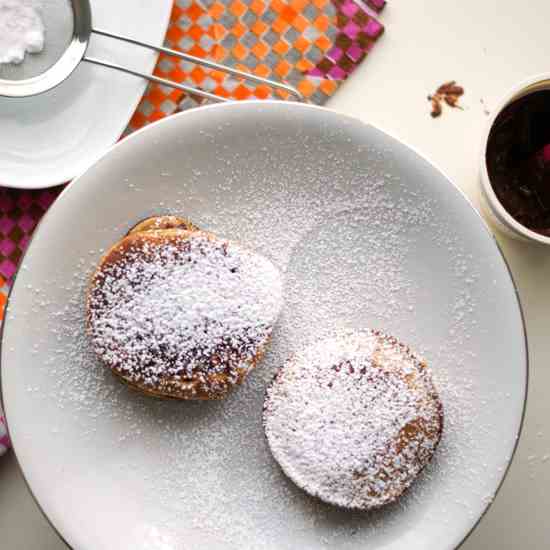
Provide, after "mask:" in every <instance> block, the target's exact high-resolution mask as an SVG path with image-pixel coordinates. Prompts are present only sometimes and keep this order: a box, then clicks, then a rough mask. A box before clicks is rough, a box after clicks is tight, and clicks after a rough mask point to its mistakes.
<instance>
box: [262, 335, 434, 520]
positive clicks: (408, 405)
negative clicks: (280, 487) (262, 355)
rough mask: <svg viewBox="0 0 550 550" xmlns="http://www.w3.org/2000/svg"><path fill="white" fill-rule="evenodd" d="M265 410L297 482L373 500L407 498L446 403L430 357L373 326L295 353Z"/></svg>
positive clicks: (345, 500) (279, 457)
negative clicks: (429, 363)
mask: <svg viewBox="0 0 550 550" xmlns="http://www.w3.org/2000/svg"><path fill="white" fill-rule="evenodd" d="M263 420H264V428H265V433H266V436H267V441H268V444H269V447H270V449H271V451H272V454H273V456H274V458H275V459H276V461H277V462H278V463H279V465H280V466H281V468H282V470H283V471H284V472H285V473H286V475H287V476H288V477H289V478H290V479H291V480H292V481H294V482H295V483H296V485H298V486H299V487H301V488H302V489H303V490H304V491H306V492H307V493H309V494H310V495H312V496H315V497H318V498H319V499H321V500H323V501H325V502H327V503H329V504H333V505H336V506H340V507H344V508H350V509H358V510H369V509H372V508H378V507H380V506H383V505H385V504H388V503H390V502H393V501H395V500H397V499H398V498H399V497H400V496H401V495H402V494H403V493H404V492H405V491H406V490H407V488H408V487H409V486H410V485H411V484H412V483H413V481H414V480H415V479H416V477H417V476H418V474H419V473H420V472H421V471H422V469H423V468H424V467H425V466H426V464H428V462H429V461H430V460H431V458H432V456H433V454H434V452H435V450H436V448H437V445H438V443H439V440H440V438H441V434H442V429H443V407H442V405H441V402H440V400H439V397H438V394H437V391H436V389H435V387H434V384H433V382H432V378H431V374H430V371H429V369H428V368H427V366H426V364H425V363H424V362H423V361H421V360H419V359H417V357H416V356H415V355H414V353H413V352H412V351H411V350H410V349H409V348H407V347H406V346H405V345H403V344H401V343H400V342H398V341H397V340H396V339H395V338H393V337H391V336H386V335H384V334H382V333H380V332H377V331H372V330H370V331H364V332H350V333H344V334H340V335H338V336H336V337H334V338H331V339H327V340H324V341H320V342H318V343H315V344H313V345H311V346H309V347H307V348H305V349H304V350H303V351H301V352H300V353H298V354H297V355H296V356H294V357H292V358H291V359H289V360H288V361H287V362H286V363H285V365H284V366H283V367H282V368H281V369H280V370H279V371H278V373H277V374H276V376H275V378H274V379H273V382H272V383H271V385H270V386H269V388H268V390H267V395H266V400H265V405H264V413H263Z"/></svg>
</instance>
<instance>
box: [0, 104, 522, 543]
mask: <svg viewBox="0 0 550 550" xmlns="http://www.w3.org/2000/svg"><path fill="white" fill-rule="evenodd" d="M159 212H172V213H177V214H183V215H185V216H188V217H190V218H191V219H192V220H193V222H195V223H196V224H198V225H199V226H201V227H204V228H206V229H208V230H211V231H215V232H217V233H220V234H222V235H224V236H226V237H228V238H231V239H236V240H238V241H241V242H242V243H244V244H245V245H247V246H249V247H251V248H253V249H255V250H257V251H259V252H261V253H263V254H266V255H267V256H269V257H270V258H271V259H272V260H273V261H274V262H275V263H276V264H277V265H278V266H279V267H280V269H281V270H282V271H283V272H284V274H285V298H286V305H285V308H284V311H283V314H282V317H281V319H280V322H279V325H278V327H277V330H276V331H275V334H274V339H273V346H272V349H271V351H270V352H269V353H268V355H267V357H266V359H265V361H264V363H263V364H262V365H261V367H260V368H258V369H257V370H256V371H255V372H254V373H253V374H252V375H251V376H250V377H249V379H248V381H247V382H246V383H245V384H244V386H243V387H241V388H240V389H239V390H238V391H236V392H235V393H234V394H233V395H231V396H230V397H229V398H228V399H227V400H226V401H224V402H219V403H181V402H163V401H156V400H152V399H147V398H145V397H140V396H138V395H136V394H135V393H132V392H131V391H130V390H128V389H127V388H126V387H123V386H122V385H121V384H120V383H119V382H118V381H116V380H115V379H114V378H113V377H112V375H111V374H110V373H109V372H107V370H106V369H105V368H104V367H102V366H101V365H99V364H98V363H97V362H96V361H95V359H94V357H93V356H91V355H90V351H89V348H88V344H87V340H86V336H85V332H84V310H83V303H84V296H85V292H86V284H87V281H88V278H89V276H90V274H91V273H92V271H93V268H94V266H95V265H96V263H97V261H98V259H99V257H100V255H101V252H102V251H103V250H105V249H107V248H108V247H109V246H110V245H111V244H112V243H114V242H115V241H116V240H117V239H119V238H120V237H121V235H123V234H124V233H125V231H126V230H127V229H128V228H130V227H131V226H132V225H133V224H135V222H136V221H138V220H140V219H142V218H144V217H146V216H147V215H149V214H151V213H159ZM343 326H344V327H356V328H361V327H378V328H383V329H384V330H386V331H387V332H389V333H392V334H394V335H396V336H398V337H399V338H400V339H401V340H403V341H405V342H407V343H409V344H411V345H412V346H414V348H415V349H417V350H419V351H420V352H421V353H422V354H424V356H425V357H426V359H427V360H428V362H429V363H430V365H431V366H432V369H433V373H434V377H435V380H436V383H437V385H438V387H439V390H440V393H441V397H442V400H443V404H444V407H445V433H444V437H443V440H442V443H441V446H440V448H439V449H438V453H437V455H436V457H435V460H434V461H433V462H432V463H431V465H430V466H429V467H428V468H427V470H426V471H425V473H424V474H423V475H422V476H421V478H420V479H419V480H418V482H417V483H416V484H415V485H414V486H413V488H412V490H411V491H410V492H409V493H408V494H407V496H406V497H405V498H403V499H402V500H401V501H400V502H399V503H398V504H396V505H393V506H391V507H389V508H387V509H386V510H382V511H379V512H376V513H371V514H358V513H348V512H345V511H342V510H338V509H334V508H331V507H329V506H325V505H323V504H321V503H319V502H317V501H316V500H314V499H311V498H310V497H308V496H306V495H305V494H304V493H302V491H301V490H299V489H298V488H296V487H295V486H294V485H293V484H292V483H291V482H289V481H288V480H287V479H286V478H285V477H284V475H283V474H282V473H281V472H280V470H279V468H278V467H277V465H276V464H275V463H274V461H273V460H272V458H271V456H270V454H269V451H268V449H267V447H266V444H265V441H264V437H263V432H262V426H261V421H260V414H261V409H262V402H263V395H264V390H265V386H266V384H267V382H268V381H269V380H270V378H271V377H272V375H273V372H274V370H275V369H276V368H277V366H279V365H280V364H281V362H282V361H283V360H284V358H285V357H287V356H288V355H289V354H291V353H292V352H293V350H296V349H297V348H299V347H300V346H302V345H304V343H305V342H307V341H309V340H310V339H312V338H315V337H316V336H317V335H319V334H324V333H326V332H330V331H331V330H334V329H338V328H340V327H343ZM526 363H527V358H526V343H525V338H524V329H523V323H522V316H521V311H520V307H519V304H518V300H517V296H516V292H515V289H514V284H513V282H512V279H511V277H510V274H509V272H508V270H507V267H506V265H505V263H504V261H503V259H502V257H501V254H500V252H499V250H498V248H497V246H496V244H495V242H494V240H493V238H492V236H491V235H490V234H489V232H488V230H487V228H486V226H485V225H484V223H483V221H482V220H481V218H480V217H479V216H478V215H477V213H476V212H475V211H474V209H473V208H472V207H471V205H470V204H469V203H468V202H467V201H466V200H465V198H464V197H463V195H461V193H460V192H459V191H458V190H457V189H456V188H455V187H454V186H453V185H452V184H451V183H450V182H449V181H448V180H447V179H446V178H445V177H444V176H443V175H442V174H441V173H440V172H439V171H438V170H436V169H435V168H434V167H433V166H432V165H431V164H429V163H428V162H427V161H426V160H424V159H423V158H422V157H420V156H419V155H418V154H416V153H415V152H414V151H412V150H411V149H409V148H407V147H406V146H405V145H403V144H401V143H399V142H397V141H396V140H395V139H393V138H391V137H389V136H387V135H386V134H384V133H383V132H381V131H380V130H377V129H376V128H373V127H372V126H367V125H365V124H362V123H361V122H359V121H357V120H354V119H351V118H348V117H346V116H342V115H339V114H336V113H334V112H330V111H328V110H324V109H321V108H317V107H309V106H303V105H298V104H285V103H239V104H231V105H223V106H214V107H207V108H203V109H197V110H193V111H190V112H186V113H184V114H180V115H177V116H175V117H173V118H170V119H168V120H165V121H162V122H160V123H158V124H155V125H153V126H150V127H149V128H147V129H145V130H143V131H140V132H138V133H136V134H134V135H133V136H131V137H130V138H129V139H126V140H124V141H123V142H121V143H120V144H118V145H116V146H115V147H114V148H113V149H112V150H111V151H110V152H109V153H108V154H106V155H105V156H104V157H103V158H102V159H101V160H99V161H98V162H97V163H96V164H95V165H94V166H93V167H92V168H90V169H89V170H88V171H87V172H86V173H85V174H84V175H83V176H81V177H80V178H78V179H77V180H76V181H75V182H74V183H73V184H72V185H71V186H69V188H68V189H67V190H66V191H65V192H64V193H63V194H62V195H61V197H60V198H59V199H58V201H57V202H56V203H55V204H54V206H53V207H52V209H51V210H50V212H49V213H48V214H47V215H46V218H45V220H44V221H43V223H42V224H41V225H40V227H39V229H38V231H37V233H36V235H35V237H34V240H33V241H32V243H31V245H30V248H29V250H28V253H27V255H26V257H25V259H24V263H23V266H22V269H21V271H20V273H19V275H18V277H17V281H16V283H15V286H14V288H13V291H12V294H11V297H10V301H9V309H8V313H7V318H6V323H5V327H4V339H3V345H2V382H3V397H4V405H5V409H6V413H7V417H8V422H9V426H10V429H11V436H12V438H13V443H14V446H15V451H16V453H17V457H18V459H19V461H20V464H21V467H22V469H23V472H24V474H25V476H26V479H27V481H28V483H29V485H30V487H31V489H32V491H33V493H34V495H35V496H36V498H37V500H38V502H39V504H40V505H41V507H42V508H43V510H44V511H45V513H46V514H47V516H48V518H49V519H50V520H51V522H52V523H53V525H54V526H55V527H56V528H57V529H58V530H59V532H60V533H61V534H62V535H63V537H64V538H65V539H66V540H67V541H68V542H69V544H71V545H72V546H73V547H75V548H78V549H90V550H101V549H113V550H115V549H120V548H132V549H147V550H151V549H176V550H180V549H190V548H192V549H193V550H197V549H203V548H204V549H208V550H222V549H223V550H229V549H231V550H233V549H235V550H236V549H239V550H246V549H255V550H257V549H258V548H265V549H273V550H287V549H288V550H290V549H292V550H294V549H296V548H299V549H300V550H321V549H324V548H335V549H336V548H338V549H349V550H355V549H365V548H384V549H385V550H397V549H407V550H411V549H415V550H416V549H417V550H431V549H433V550H442V549H450V548H454V547H456V546H457V545H458V544H459V543H460V542H461V541H462V540H463V538H464V537H465V536H466V535H467V533H468V532H469V531H470V530H471V529H472V527H473V526H474V525H475V524H476V522H477V521H478V519H479V518H480V516H481V515H482V514H483V512H484V510H485V509H486V508H487V506H488V505H489V503H490V502H491V500H492V499H493V497H494V495H495V494H496V491H497V489H498V487H499V485H500V483H501V481H502V479H503V477H504V475H505V472H506V469H507V467H508V464H509V462H510V460H511V457H512V454H513V452H514V449H515V445H516V440H517V437H518V433H519V430H520V427H521V421H522V415H523V410H524V405H525V396H526V384H527V364H526Z"/></svg>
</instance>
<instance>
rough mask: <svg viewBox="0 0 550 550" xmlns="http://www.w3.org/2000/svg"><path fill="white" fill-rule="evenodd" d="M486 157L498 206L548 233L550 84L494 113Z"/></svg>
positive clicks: (535, 228) (539, 230)
mask: <svg viewBox="0 0 550 550" xmlns="http://www.w3.org/2000/svg"><path fill="white" fill-rule="evenodd" d="M486 161H487V172H488V174H489V180H490V182H491V186H492V187H493V190H494V191H495V194H496V196H497V197H498V200H499V201H500V203H501V204H502V206H503V207H504V208H505V209H506V210H507V211H508V213H509V214H510V215H511V216H512V217H513V218H514V219H515V220H516V221H518V222H519V223H521V224H522V225H524V226H525V227H527V228H528V229H531V230H532V231H535V232H537V233H540V234H541V235H547V236H550V90H543V91H539V92H534V93H532V94H529V95H527V96H525V97H522V98H520V99H518V100H517V101H514V102H513V103H511V104H510V105H508V106H507V107H506V108H505V109H504V110H503V111H502V112H501V113H500V114H499V115H498V117H497V118H496V120H495V123H494V124H493V127H492V129H491V132H490V134H489V140H488V144H487V151H486Z"/></svg>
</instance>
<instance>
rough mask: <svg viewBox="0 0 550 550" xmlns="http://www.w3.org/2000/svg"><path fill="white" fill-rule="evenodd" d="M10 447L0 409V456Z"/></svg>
mask: <svg viewBox="0 0 550 550" xmlns="http://www.w3.org/2000/svg"><path fill="white" fill-rule="evenodd" d="M9 447H10V438H9V437H8V432H7V430H6V421H5V420H4V415H3V414H2V409H0V455H3V454H4V453H5V452H6V451H7V450H8V449H9Z"/></svg>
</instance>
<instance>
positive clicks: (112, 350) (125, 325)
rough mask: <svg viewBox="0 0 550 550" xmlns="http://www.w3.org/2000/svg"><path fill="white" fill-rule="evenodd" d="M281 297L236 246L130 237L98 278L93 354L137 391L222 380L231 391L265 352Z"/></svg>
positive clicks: (266, 269) (265, 269)
mask: <svg viewBox="0 0 550 550" xmlns="http://www.w3.org/2000/svg"><path fill="white" fill-rule="evenodd" d="M126 243H129V244H126ZM119 249H120V250H121V251H122V252H119ZM119 255H120V256H121V257H118V256H119ZM112 256H114V257H115V259H114V260H112V259H111V258H112ZM281 296H282V283H281V278H280V275H279V272H278V271H277V269H276V268H275V267H274V266H273V265H272V264H271V262H269V261H268V260H267V259H265V258H264V257H262V256H259V255H257V254H254V253H252V252H249V251H247V250H245V249H244V248H242V247H240V246H238V245H235V244H233V243H228V242H227V241H225V240H219V239H216V238H214V237H213V236H211V235H207V234H204V233H199V232H195V233H193V234H191V236H187V237H186V238H176V239H173V240H172V241H167V242H165V240H164V238H163V237H162V236H161V237H159V236H158V234H147V236H146V237H145V238H144V239H143V240H141V239H140V238H139V236H138V237H135V236H134V237H129V238H128V239H126V240H125V241H123V243H122V244H121V245H120V246H119V247H118V248H115V249H114V251H113V252H112V254H111V255H109V256H107V262H106V263H104V264H103V265H102V267H101V268H100V270H99V271H98V273H97V274H96V276H95V278H94V286H93V291H92V292H91V295H90V299H89V305H88V310H89V323H90V327H91V336H92V342H93V346H94V349H95V350H96V352H97V353H98V355H99V356H100V357H101V358H102V359H103V360H104V361H105V362H106V363H107V364H108V365H109V366H111V367H112V368H114V369H116V370H117V371H119V372H121V373H122V374H123V375H124V376H125V377H126V378H127V379H129V380H130V381H133V382H143V383H145V384H146V385H148V386H156V385H157V384H158V383H159V382H161V381H162V380H164V379H166V378H167V377H177V378H178V379H191V378H192V377H194V376H196V375H199V376H200V375H206V374H209V373H224V374H225V375H226V376H227V377H228V378H229V381H230V382H231V383H233V384H234V383H236V382H237V381H238V379H239V377H240V376H242V374H243V371H244V372H245V373H246V372H247V371H248V370H249V369H250V368H251V367H252V365H253V360H254V358H255V356H256V355H257V354H258V352H259V350H261V349H262V347H263V346H264V345H265V344H266V343H267V340H268V338H269V336H270V334H271V330H272V329H273V325H274V323H275V321H276V320H277V316H278V315H279V311H280V309H281Z"/></svg>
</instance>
